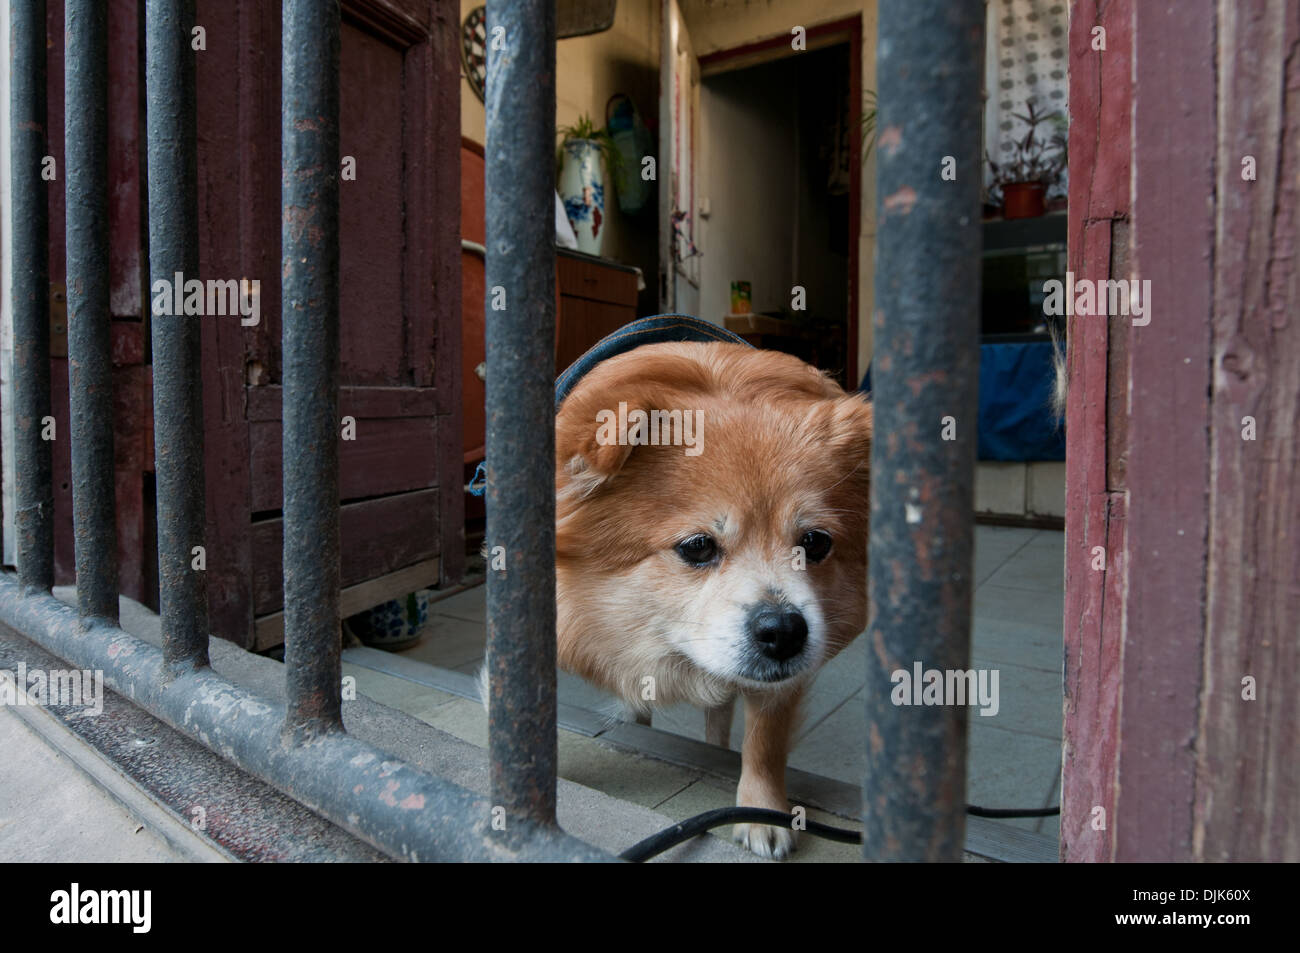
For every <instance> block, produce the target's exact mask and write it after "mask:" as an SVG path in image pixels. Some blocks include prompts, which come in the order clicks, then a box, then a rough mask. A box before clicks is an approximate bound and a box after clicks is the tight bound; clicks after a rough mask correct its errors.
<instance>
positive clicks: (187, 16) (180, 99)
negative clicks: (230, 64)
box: [145, 0, 208, 674]
mask: <svg viewBox="0 0 1300 953" xmlns="http://www.w3.org/2000/svg"><path fill="white" fill-rule="evenodd" d="M193 23H194V0H148V2H147V3H146V5H145V86H146V94H145V95H146V104H147V114H146V115H147V120H146V121H147V124H148V140H149V141H148V153H147V155H148V164H149V168H148V172H149V271H150V288H152V287H153V285H154V282H158V281H165V282H166V283H167V285H166V287H168V288H172V287H173V282H178V281H179V282H184V281H190V280H196V279H198V277H199V203H198V160H197V153H196V150H195V140H194V116H195V102H194V52H193V50H191V49H190V29H191V27H192V25H193ZM183 290H184V289H183V287H182V288H180V289H175V293H176V294H179V293H180V292H181V291H183ZM176 310H183V309H176ZM202 320H203V319H202V318H200V317H198V316H196V315H185V314H172V315H154V316H153V318H152V323H153V325H152V343H153V406H154V413H153V420H154V425H153V429H154V458H155V470H156V473H157V488H158V588H159V609H160V612H159V614H160V615H161V616H162V632H163V653H164V654H165V656H166V658H167V667H168V670H169V672H171V673H174V674H181V673H184V672H188V671H193V670H194V669H196V668H200V667H202V666H205V665H207V664H208V583H207V573H206V572H202V571H199V570H196V569H195V568H193V567H194V565H195V564H194V559H195V556H196V553H195V549H194V548H195V547H196V546H203V545H204V525H205V522H206V513H205V502H204V499H205V498H204V476H203V388H202V380H201V377H200V366H201V364H200V350H199V349H200V335H201V325H200V322H201V321H202Z"/></svg>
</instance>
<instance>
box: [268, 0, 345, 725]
mask: <svg viewBox="0 0 1300 953" xmlns="http://www.w3.org/2000/svg"><path fill="white" fill-rule="evenodd" d="M283 9H284V29H283V61H282V62H283V66H282V69H283V78H282V105H281V138H280V147H281V152H282V183H283V185H282V193H281V205H282V209H281V211H282V213H283V215H282V218H281V233H280V242H281V276H282V284H281V289H282V291H281V294H282V302H283V304H282V314H283V321H284V330H283V344H284V346H283V354H284V357H283V362H284V369H283V380H284V440H283V452H284V643H285V656H284V661H285V675H286V678H287V680H288V708H287V711H286V717H285V732H286V734H287V735H288V736H290V737H292V738H293V739H294V740H296V741H304V740H306V739H309V738H312V737H315V736H317V735H320V734H324V733H328V732H331V731H335V730H341V729H342V725H343V722H342V715H341V712H342V698H341V693H342V679H343V663H342V660H341V658H340V642H339V444H338V441H339V417H338V376H339V4H338V0H286V2H285V4H284V8H283Z"/></svg>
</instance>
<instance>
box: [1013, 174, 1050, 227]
mask: <svg viewBox="0 0 1300 953" xmlns="http://www.w3.org/2000/svg"><path fill="white" fill-rule="evenodd" d="M1046 199H1047V186H1045V185H1043V183H1042V182H1013V183H1010V184H1008V185H1004V186H1002V217H1003V218H1037V217H1038V216H1039V215H1042V214H1043V213H1044V212H1045V211H1047V201H1046Z"/></svg>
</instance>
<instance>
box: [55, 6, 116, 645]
mask: <svg viewBox="0 0 1300 953" xmlns="http://www.w3.org/2000/svg"><path fill="white" fill-rule="evenodd" d="M64 14H65V28H64V43H65V47H66V51H67V52H66V55H65V56H64V64H65V67H64V103H65V106H64V110H63V115H64V129H65V133H64V148H65V150H66V159H65V170H66V182H67V185H66V190H67V229H68V230H67V261H68V390H69V397H70V400H71V420H72V434H71V437H72V521H73V528H74V531H75V537H76V559H77V608H78V610H79V612H80V614H81V617H82V618H83V619H90V618H99V619H107V620H109V621H111V622H116V621H117V522H116V518H115V506H114V503H115V493H116V480H115V479H114V476H115V474H114V461H113V360H112V344H111V341H110V331H111V326H110V322H111V317H110V315H109V308H108V280H109V279H108V237H109V236H108V8H107V7H106V6H105V5H104V4H103V3H102V2H100V0H66V6H65V8H64Z"/></svg>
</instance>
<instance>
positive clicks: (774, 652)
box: [749, 609, 808, 662]
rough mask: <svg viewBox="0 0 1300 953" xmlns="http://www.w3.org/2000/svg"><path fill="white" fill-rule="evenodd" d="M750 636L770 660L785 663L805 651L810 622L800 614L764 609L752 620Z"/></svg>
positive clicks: (791, 611)
mask: <svg viewBox="0 0 1300 953" xmlns="http://www.w3.org/2000/svg"><path fill="white" fill-rule="evenodd" d="M749 634H750V635H751V636H752V637H753V639H754V641H755V642H756V643H757V644H758V648H759V651H761V652H762V653H763V654H764V655H766V656H767V657H768V658H770V659H775V660H776V661H778V662H784V661H785V660H786V659H789V658H794V656H796V655H798V654H799V653H800V652H801V651H803V645H804V643H805V642H807V641H808V622H807V621H806V620H805V619H804V617H803V614H802V613H800V612H795V611H793V610H786V609H764V610H762V611H761V612H757V613H755V614H754V615H753V616H752V617H751V618H750V621H749Z"/></svg>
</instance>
